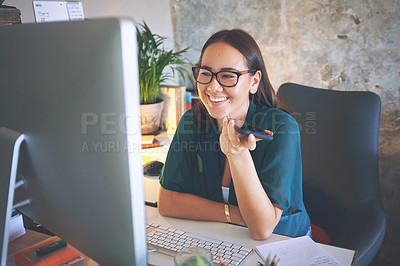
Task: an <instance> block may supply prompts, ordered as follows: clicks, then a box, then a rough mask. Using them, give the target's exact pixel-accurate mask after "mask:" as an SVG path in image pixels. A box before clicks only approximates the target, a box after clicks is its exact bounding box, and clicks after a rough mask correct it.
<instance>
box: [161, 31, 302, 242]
mask: <svg viewBox="0 0 400 266" xmlns="http://www.w3.org/2000/svg"><path fill="white" fill-rule="evenodd" d="M193 74H194V76H195V79H196V81H197V92H198V95H199V98H200V102H199V104H198V105H197V106H195V108H194V109H191V110H189V111H187V112H186V113H185V114H184V115H183V117H182V118H181V120H180V123H179V126H178V128H177V130H176V133H175V136H174V138H173V140H172V143H171V146H170V149H169V152H168V156H167V160H166V163H165V166H164V169H163V171H162V173H161V176H160V184H161V187H160V191H159V199H158V203H159V212H160V214H161V215H163V216H172V217H181V218H187V219H195V220H210V221H220V222H230V223H234V224H239V225H245V226H247V227H248V229H249V232H250V235H251V237H252V238H253V239H265V238H268V237H269V236H270V235H271V234H272V233H273V232H275V233H280V234H285V235H289V236H301V235H306V234H309V233H310V232H309V229H310V219H309V217H308V214H307V212H306V210H305V207H304V204H303V201H302V168H301V153H300V135H299V129H298V126H297V123H296V121H295V120H294V119H293V118H292V117H291V116H290V115H288V114H287V113H285V112H283V111H281V110H279V109H277V101H276V96H275V93H274V90H273V88H272V86H271V84H270V82H269V79H268V75H267V71H266V68H265V65H264V61H263V58H262V55H261V51H260V49H259V47H258V45H257V44H256V42H255V41H254V39H253V38H252V37H251V36H250V35H249V34H247V33H246V32H244V31H242V30H223V31H220V32H217V33H215V34H214V35H212V36H211V37H210V39H208V41H207V42H206V43H205V45H204V47H203V49H202V51H201V56H200V60H199V63H198V65H197V66H196V67H194V68H193ZM235 124H236V125H237V126H239V127H242V126H246V125H256V126H258V127H259V128H261V129H263V130H269V131H272V132H273V140H272V141H268V140H257V139H256V138H255V137H254V135H252V134H251V135H249V136H243V135H240V134H239V133H237V132H236V131H235V128H234V125H235Z"/></svg>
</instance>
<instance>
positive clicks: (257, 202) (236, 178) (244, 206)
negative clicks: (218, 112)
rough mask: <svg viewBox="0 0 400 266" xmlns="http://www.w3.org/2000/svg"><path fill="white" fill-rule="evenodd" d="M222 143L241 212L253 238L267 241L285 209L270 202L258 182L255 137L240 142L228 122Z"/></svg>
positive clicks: (221, 137)
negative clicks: (252, 155) (255, 163)
mask: <svg viewBox="0 0 400 266" xmlns="http://www.w3.org/2000/svg"><path fill="white" fill-rule="evenodd" d="M220 143H221V149H222V151H223V152H224V154H225V155H226V157H227V159H228V163H229V167H230V171H231V175H232V181H233V184H234V186H235V192H236V198H237V202H238V205H239V210H240V213H241V215H242V217H243V220H244V221H245V223H246V225H247V227H248V229H249V232H250V235H251V237H252V238H253V239H265V238H268V237H269V236H270V235H271V234H272V232H273V230H274V229H275V227H276V225H277V224H278V222H279V220H280V218H281V215H282V208H280V206H279V205H276V204H275V205H274V204H273V203H272V202H271V200H270V199H269V197H268V195H267V194H266V192H265V190H264V188H263V186H262V185H261V183H260V180H259V178H258V175H257V172H256V168H255V166H254V162H253V159H252V157H251V154H250V150H254V149H255V147H256V139H255V137H254V136H253V135H250V136H248V137H247V138H243V139H239V137H238V134H237V132H236V131H235V129H234V121H233V120H231V121H229V122H228V121H227V119H225V120H224V122H223V128H222V133H221V136H220ZM238 145H239V146H238ZM237 146H238V147H237Z"/></svg>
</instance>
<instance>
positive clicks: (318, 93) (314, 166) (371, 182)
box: [278, 83, 386, 265]
mask: <svg viewBox="0 0 400 266" xmlns="http://www.w3.org/2000/svg"><path fill="white" fill-rule="evenodd" d="M278 99H279V101H280V102H281V103H282V104H283V106H286V108H287V109H288V111H289V112H291V113H292V115H293V116H294V117H295V118H296V120H297V122H298V124H299V127H300V132H301V148H302V160H303V192H304V203H305V205H306V209H307V211H308V213H309V215H310V218H311V223H312V224H315V225H317V226H319V227H322V228H323V229H324V230H325V231H326V232H327V233H328V234H329V236H330V238H331V239H332V243H331V244H332V245H334V246H339V247H344V248H349V249H354V250H358V255H357V265H369V264H370V263H371V262H372V260H373V259H374V257H375V256H376V254H377V253H378V251H379V248H380V246H381V244H382V240H383V236H384V233H385V228H386V219H385V213H384V210H383V205H382V200H381V196H380V190H379V165H378V140H379V123H380V110H381V105H380V98H379V96H377V95H376V94H375V93H372V92H360V91H333V90H324V89H317V88H312V87H307V86H302V85H298V84H293V83H285V84H283V85H281V86H280V88H279V90H278Z"/></svg>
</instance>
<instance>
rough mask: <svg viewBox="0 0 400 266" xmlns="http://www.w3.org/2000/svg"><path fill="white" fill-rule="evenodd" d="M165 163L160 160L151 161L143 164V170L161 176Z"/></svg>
mask: <svg viewBox="0 0 400 266" xmlns="http://www.w3.org/2000/svg"><path fill="white" fill-rule="evenodd" d="M163 166H164V164H163V163H162V162H160V161H151V162H148V163H146V164H145V165H144V166H143V172H144V174H145V175H148V176H159V175H160V173H161V169H162V168H163Z"/></svg>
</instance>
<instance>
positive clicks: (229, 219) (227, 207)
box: [225, 203, 232, 223]
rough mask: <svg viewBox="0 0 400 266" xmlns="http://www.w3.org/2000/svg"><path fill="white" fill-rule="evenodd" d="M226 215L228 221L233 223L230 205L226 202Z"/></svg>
mask: <svg viewBox="0 0 400 266" xmlns="http://www.w3.org/2000/svg"><path fill="white" fill-rule="evenodd" d="M225 216H226V221H227V222H228V223H232V220H231V215H230V213H229V205H228V204H226V203H225Z"/></svg>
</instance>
